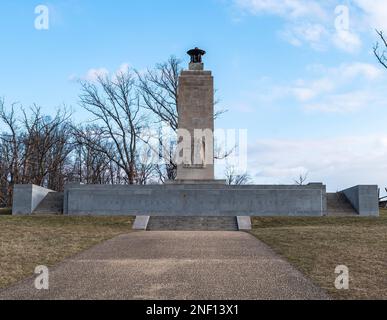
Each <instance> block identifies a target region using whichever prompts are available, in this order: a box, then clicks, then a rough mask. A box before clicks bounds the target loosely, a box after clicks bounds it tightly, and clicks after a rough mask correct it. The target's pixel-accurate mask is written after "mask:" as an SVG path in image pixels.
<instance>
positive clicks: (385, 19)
mask: <svg viewBox="0 0 387 320" xmlns="http://www.w3.org/2000/svg"><path fill="white" fill-rule="evenodd" d="M354 3H355V4H356V5H357V6H358V7H359V8H360V9H361V10H362V11H363V15H364V16H363V18H364V20H365V22H366V25H368V27H369V29H370V30H371V31H373V29H375V28H378V29H383V30H387V5H386V1H385V0H372V1H370V0H354Z"/></svg>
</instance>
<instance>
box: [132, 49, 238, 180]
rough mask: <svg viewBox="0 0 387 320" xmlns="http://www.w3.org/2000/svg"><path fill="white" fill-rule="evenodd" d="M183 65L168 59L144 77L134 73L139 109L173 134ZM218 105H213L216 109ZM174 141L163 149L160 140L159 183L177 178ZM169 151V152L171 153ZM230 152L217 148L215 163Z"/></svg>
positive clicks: (176, 126)
mask: <svg viewBox="0 0 387 320" xmlns="http://www.w3.org/2000/svg"><path fill="white" fill-rule="evenodd" d="M181 64H182V61H181V60H180V59H178V58H176V57H174V56H171V57H170V58H169V59H168V61H167V62H164V63H159V64H157V65H156V67H155V69H148V70H147V71H146V72H145V73H140V72H137V76H138V88H139V92H140V95H141V102H142V106H143V107H144V108H145V109H147V110H149V111H151V114H152V115H153V119H154V121H155V123H156V124H161V123H165V124H167V125H168V126H169V127H170V128H171V129H172V131H173V132H175V133H176V132H177V129H178V114H179V110H178V86H179V76H180V73H181V71H182V70H183V67H182V65H181ZM217 104H218V101H216V102H215V106H216V105H217ZM224 112H226V111H225V110H218V111H216V112H215V115H214V119H216V118H218V117H219V116H220V115H221V114H223V113H224ZM176 145H177V141H175V143H172V144H168V145H164V143H163V141H162V139H160V148H161V149H162V150H161V152H160V155H161V157H162V158H163V156H164V155H165V156H166V157H165V158H164V160H165V164H164V165H161V166H158V167H157V170H158V172H159V176H160V180H161V181H162V182H164V181H166V180H174V179H175V178H176V176H177V172H176V170H177V165H176V163H175V162H174V155H175V149H173V147H176ZM171 147H172V149H171ZM234 149H235V148H233V149H232V150H227V151H226V150H221V149H220V148H216V149H215V150H214V151H215V152H214V157H215V159H225V158H227V157H229V156H230V155H231V153H232V152H233V151H234Z"/></svg>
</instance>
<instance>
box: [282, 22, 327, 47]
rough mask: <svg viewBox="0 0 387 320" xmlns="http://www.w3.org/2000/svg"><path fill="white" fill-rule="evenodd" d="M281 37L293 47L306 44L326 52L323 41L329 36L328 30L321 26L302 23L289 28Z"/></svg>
mask: <svg viewBox="0 0 387 320" xmlns="http://www.w3.org/2000/svg"><path fill="white" fill-rule="evenodd" d="M280 35H281V36H282V38H284V39H285V40H286V41H288V42H289V43H290V44H292V45H293V46H297V47H299V46H302V44H303V43H304V42H306V43H309V44H310V46H311V47H312V48H313V49H316V50H324V49H325V46H324V45H323V43H322V42H323V41H322V40H323V38H325V37H326V36H327V35H328V30H327V29H326V28H325V27H324V26H323V25H321V24H313V23H309V22H302V23H300V24H294V25H289V26H287V27H286V28H285V30H283V31H281V32H280Z"/></svg>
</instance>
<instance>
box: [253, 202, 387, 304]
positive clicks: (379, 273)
mask: <svg viewBox="0 0 387 320" xmlns="http://www.w3.org/2000/svg"><path fill="white" fill-rule="evenodd" d="M252 233H253V234H254V235H255V236H256V237H257V238H258V239H260V240H262V241H263V242H265V243H266V244H268V245H269V246H270V247H272V248H273V249H274V250H275V251H276V252H277V253H279V254H280V255H282V256H284V257H285V258H287V259H288V260H289V261H290V262H291V263H293V265H295V266H296V267H297V268H298V269H299V270H300V271H302V272H303V273H304V274H306V275H307V276H309V277H310V278H311V279H312V280H313V281H314V282H315V283H316V284H317V285H319V286H320V287H322V288H324V289H325V290H326V291H327V292H328V293H329V294H330V295H331V296H332V298H334V299H387V210H382V211H381V217H380V218H360V217H323V218H294V217H289V218H288V217H286V218H254V219H253V230H252ZM338 265H346V266H347V267H348V268H349V273H350V288H349V290H337V289H336V288H335V286H334V281H335V278H336V277H337V275H336V274H335V273H334V271H335V268H336V266H338Z"/></svg>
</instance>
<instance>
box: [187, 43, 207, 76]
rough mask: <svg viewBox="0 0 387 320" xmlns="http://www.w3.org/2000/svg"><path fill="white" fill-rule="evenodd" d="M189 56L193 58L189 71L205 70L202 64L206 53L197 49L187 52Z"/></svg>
mask: <svg viewBox="0 0 387 320" xmlns="http://www.w3.org/2000/svg"><path fill="white" fill-rule="evenodd" d="M187 54H188V55H189V56H190V57H191V62H190V64H189V70H193V71H195V70H203V69H204V64H203V62H202V57H203V56H204V55H205V54H206V52H205V51H204V50H202V49H199V48H198V47H196V48H195V49H191V50H189V51H188V52H187Z"/></svg>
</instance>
